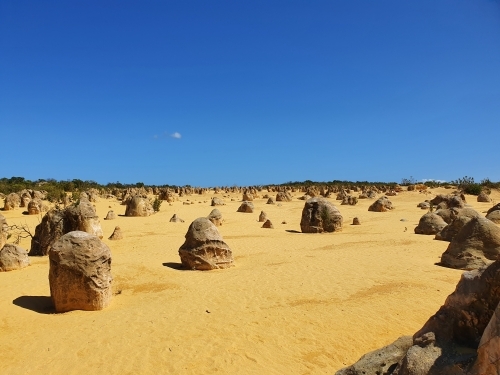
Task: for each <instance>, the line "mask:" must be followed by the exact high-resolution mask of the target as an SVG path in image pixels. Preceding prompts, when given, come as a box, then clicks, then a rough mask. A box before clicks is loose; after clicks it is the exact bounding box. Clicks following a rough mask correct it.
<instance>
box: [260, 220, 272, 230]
mask: <svg viewBox="0 0 500 375" xmlns="http://www.w3.org/2000/svg"><path fill="white" fill-rule="evenodd" d="M262 228H269V229H274V226H273V223H272V222H271V220H269V219H267V220H266V221H265V222H264V224H262Z"/></svg>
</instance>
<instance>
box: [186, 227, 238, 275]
mask: <svg viewBox="0 0 500 375" xmlns="http://www.w3.org/2000/svg"><path fill="white" fill-rule="evenodd" d="M185 237H186V241H185V242H184V244H183V245H182V246H181V247H180V248H179V256H180V258H181V262H182V265H183V266H184V267H185V268H188V269H192V270H201V271H206V270H213V269H219V268H228V267H231V266H233V265H234V260H233V254H232V251H231V249H230V248H229V246H228V245H227V244H226V243H225V242H224V240H223V239H222V236H221V235H220V233H219V231H218V230H217V227H216V226H215V225H214V224H213V223H212V222H211V221H210V220H208V219H207V218H205V217H200V218H198V219H196V220H195V221H193V222H192V223H191V225H190V226H189V229H188V231H187V233H186V236H185Z"/></svg>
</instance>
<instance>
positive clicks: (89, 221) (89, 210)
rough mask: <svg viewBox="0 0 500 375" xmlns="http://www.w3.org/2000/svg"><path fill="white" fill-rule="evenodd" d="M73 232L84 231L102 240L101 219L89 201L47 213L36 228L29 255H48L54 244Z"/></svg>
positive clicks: (83, 200) (81, 201)
mask: <svg viewBox="0 0 500 375" xmlns="http://www.w3.org/2000/svg"><path fill="white" fill-rule="evenodd" d="M72 231H83V232H87V233H89V234H93V235H95V236H98V237H99V238H102V236H103V233H102V228H101V223H100V222H99V217H98V216H97V215H96V212H95V210H94V207H93V206H92V205H91V204H90V202H89V201H88V200H85V199H81V200H80V201H79V202H77V203H75V204H73V205H70V206H68V207H66V208H65V209H63V210H59V209H55V208H54V209H52V210H50V211H49V212H47V213H46V214H45V216H44V217H43V218H42V222H41V223H40V224H38V225H37V226H36V228H35V235H34V236H33V238H32V239H31V249H30V252H29V255H32V256H33V255H47V254H48V252H49V249H50V247H51V246H52V244H53V243H54V242H56V241H57V240H58V239H59V238H60V237H61V236H62V235H63V234H65V233H69V232H72Z"/></svg>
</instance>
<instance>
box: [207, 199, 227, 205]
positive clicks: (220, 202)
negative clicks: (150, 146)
mask: <svg viewBox="0 0 500 375" xmlns="http://www.w3.org/2000/svg"><path fill="white" fill-rule="evenodd" d="M210 205H211V206H224V205H225V203H224V201H223V200H222V199H220V198H217V197H213V198H212V203H210Z"/></svg>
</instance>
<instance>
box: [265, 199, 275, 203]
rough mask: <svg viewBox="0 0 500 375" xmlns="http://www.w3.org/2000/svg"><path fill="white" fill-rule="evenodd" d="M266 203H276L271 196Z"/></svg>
mask: <svg viewBox="0 0 500 375" xmlns="http://www.w3.org/2000/svg"><path fill="white" fill-rule="evenodd" d="M266 204H274V200H273V198H269V199H268V200H267V202H266Z"/></svg>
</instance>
